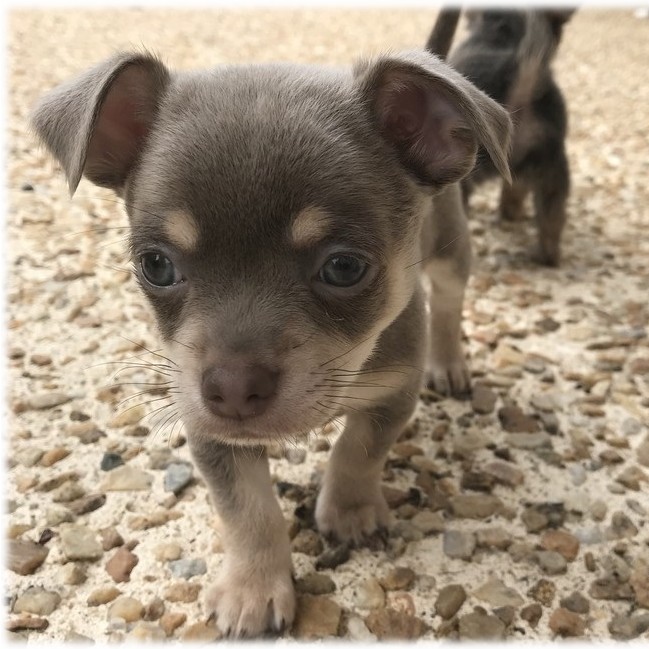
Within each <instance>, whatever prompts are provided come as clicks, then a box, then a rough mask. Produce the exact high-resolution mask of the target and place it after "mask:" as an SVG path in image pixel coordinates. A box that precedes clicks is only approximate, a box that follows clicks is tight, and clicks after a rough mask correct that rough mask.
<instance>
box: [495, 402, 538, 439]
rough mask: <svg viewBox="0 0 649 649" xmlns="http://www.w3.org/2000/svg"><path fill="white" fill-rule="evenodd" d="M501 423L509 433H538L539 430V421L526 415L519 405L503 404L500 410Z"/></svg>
mask: <svg viewBox="0 0 649 649" xmlns="http://www.w3.org/2000/svg"><path fill="white" fill-rule="evenodd" d="M498 419H499V420H500V425H501V426H502V427H503V429H504V430H505V431H507V432H508V433H515V434H520V433H536V432H537V431H538V430H539V422H538V421H537V420H536V419H534V418H533V417H530V416H528V415H525V414H524V413H523V411H522V410H521V409H520V408H518V407H517V406H503V407H502V408H500V410H498Z"/></svg>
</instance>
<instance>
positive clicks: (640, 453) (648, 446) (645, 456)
mask: <svg viewBox="0 0 649 649" xmlns="http://www.w3.org/2000/svg"><path fill="white" fill-rule="evenodd" d="M635 454H636V460H638V464H642V466H649V436H647V437H646V438H645V439H644V441H643V442H641V443H640V445H639V446H638V448H637V449H636V451H635Z"/></svg>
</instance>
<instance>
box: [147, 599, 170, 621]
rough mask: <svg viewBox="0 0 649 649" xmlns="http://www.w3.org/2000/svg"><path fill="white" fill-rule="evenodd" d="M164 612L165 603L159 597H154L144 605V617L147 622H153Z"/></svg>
mask: <svg viewBox="0 0 649 649" xmlns="http://www.w3.org/2000/svg"><path fill="white" fill-rule="evenodd" d="M164 612H165V603H164V601H163V600H162V599H160V598H159V597H154V598H153V599H152V600H151V601H150V602H149V603H148V604H147V605H146V606H145V607H144V619H145V620H147V621H148V622H154V621H155V620H159V619H160V618H161V617H162V614H163V613H164Z"/></svg>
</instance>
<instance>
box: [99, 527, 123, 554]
mask: <svg viewBox="0 0 649 649" xmlns="http://www.w3.org/2000/svg"><path fill="white" fill-rule="evenodd" d="M99 536H100V537H101V547H102V548H103V549H104V552H108V551H109V550H112V549H113V548H118V547H119V546H120V545H124V539H123V538H122V535H121V534H120V533H119V532H118V531H117V530H116V529H115V528H114V527H105V528H104V529H103V530H99Z"/></svg>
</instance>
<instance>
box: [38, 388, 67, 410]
mask: <svg viewBox="0 0 649 649" xmlns="http://www.w3.org/2000/svg"><path fill="white" fill-rule="evenodd" d="M71 400H72V397H71V396H70V395H68V394H65V393H64V392H38V393H37V394H33V395H32V396H31V397H29V399H27V407H28V408H30V409H31V410H48V409H50V408H56V406H61V405H63V404H64V403H67V402H68V401H71Z"/></svg>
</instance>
